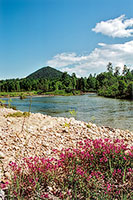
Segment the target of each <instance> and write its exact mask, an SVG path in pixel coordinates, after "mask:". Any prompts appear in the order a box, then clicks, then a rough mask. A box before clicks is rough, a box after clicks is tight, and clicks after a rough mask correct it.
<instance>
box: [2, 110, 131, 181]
mask: <svg viewBox="0 0 133 200" xmlns="http://www.w3.org/2000/svg"><path fill="white" fill-rule="evenodd" d="M17 112H18V111H15V110H12V109H7V108H0V157H1V161H2V162H1V163H0V180H1V181H2V180H3V177H4V180H3V181H5V179H10V173H9V170H10V169H9V163H10V162H11V161H14V162H18V163H19V162H21V159H22V158H24V157H30V156H47V157H51V156H53V151H52V149H57V150H59V151H61V149H62V148H75V147H76V144H77V142H79V141H81V140H84V139H87V138H89V139H96V138H111V139H116V138H118V139H123V140H124V142H125V144H128V146H129V147H131V145H132V143H133V133H132V132H130V131H128V130H126V131H124V130H120V129H114V128H110V127H104V126H101V127H100V126H96V125H95V124H92V123H89V124H88V123H86V122H83V121H77V120H75V119H74V118H63V117H51V116H47V115H43V114H40V113H36V114H34V113H30V115H29V116H28V115H22V116H21V117H18V115H17V114H15V115H14V116H12V114H13V113H17ZM21 113H22V112H21ZM26 116H27V117H26Z"/></svg>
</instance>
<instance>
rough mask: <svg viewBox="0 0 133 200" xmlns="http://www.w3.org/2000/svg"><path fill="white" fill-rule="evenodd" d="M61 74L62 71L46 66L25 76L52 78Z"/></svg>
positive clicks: (59, 76)
mask: <svg viewBox="0 0 133 200" xmlns="http://www.w3.org/2000/svg"><path fill="white" fill-rule="evenodd" d="M62 74H63V73H62V72H61V71H59V70H56V69H54V68H52V67H49V66H48V67H43V68H41V69H39V70H37V71H35V72H33V73H32V74H30V75H29V76H27V77H26V78H30V79H38V78H46V79H54V78H61V76H62Z"/></svg>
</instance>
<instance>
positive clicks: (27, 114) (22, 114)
mask: <svg viewBox="0 0 133 200" xmlns="http://www.w3.org/2000/svg"><path fill="white" fill-rule="evenodd" d="M29 116H30V113H29V112H23V113H22V112H19V111H18V112H15V113H10V114H8V115H6V116H5V117H29Z"/></svg>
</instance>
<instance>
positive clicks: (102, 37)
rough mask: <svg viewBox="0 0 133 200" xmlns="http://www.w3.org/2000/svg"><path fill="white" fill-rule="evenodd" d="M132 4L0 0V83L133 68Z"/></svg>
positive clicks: (117, 0) (84, 0)
mask: <svg viewBox="0 0 133 200" xmlns="http://www.w3.org/2000/svg"><path fill="white" fill-rule="evenodd" d="M132 11H133V0H110V1H109V0H0V79H8V78H22V77H25V76H27V75H29V74H30V73H32V72H33V71H36V70H37V69H39V68H41V67H43V66H47V65H49V66H51V67H54V68H56V69H59V70H61V71H68V72H69V73H70V74H71V73H72V72H75V73H76V74H77V75H78V76H88V75H89V74H90V73H99V72H102V71H105V70H106V65H107V64H108V62H112V63H113V65H114V66H118V65H119V66H120V67H122V66H123V65H124V64H126V65H127V66H129V67H131V68H132V66H133V14H132V13H133V12H132Z"/></svg>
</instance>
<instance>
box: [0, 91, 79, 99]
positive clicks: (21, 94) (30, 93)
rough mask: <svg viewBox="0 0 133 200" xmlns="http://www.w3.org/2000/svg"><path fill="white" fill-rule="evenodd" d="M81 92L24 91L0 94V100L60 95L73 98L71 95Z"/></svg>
mask: <svg viewBox="0 0 133 200" xmlns="http://www.w3.org/2000/svg"><path fill="white" fill-rule="evenodd" d="M80 94H81V91H79V90H75V91H70V92H69V91H68V92H66V91H65V90H55V91H51V92H42V91H41V90H39V91H25V92H0V98H3V97H5V98H10V97H27V96H36V95H62V96H73V95H80Z"/></svg>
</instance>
